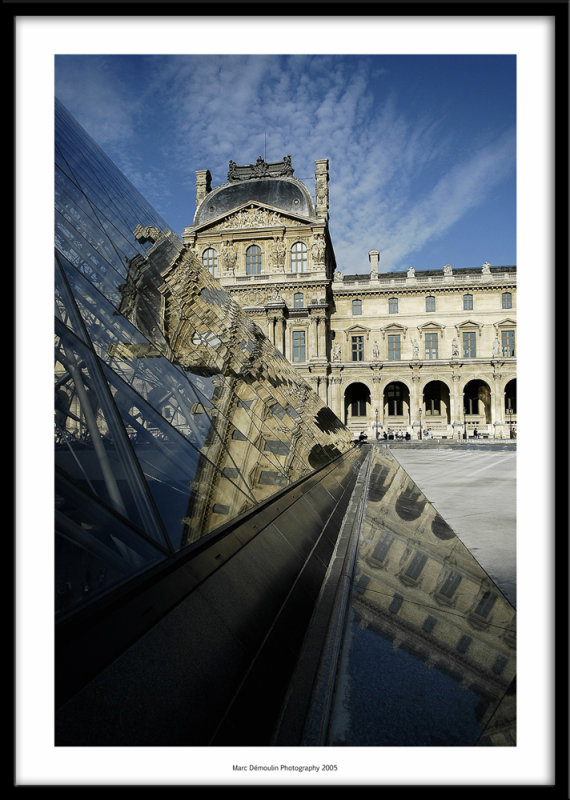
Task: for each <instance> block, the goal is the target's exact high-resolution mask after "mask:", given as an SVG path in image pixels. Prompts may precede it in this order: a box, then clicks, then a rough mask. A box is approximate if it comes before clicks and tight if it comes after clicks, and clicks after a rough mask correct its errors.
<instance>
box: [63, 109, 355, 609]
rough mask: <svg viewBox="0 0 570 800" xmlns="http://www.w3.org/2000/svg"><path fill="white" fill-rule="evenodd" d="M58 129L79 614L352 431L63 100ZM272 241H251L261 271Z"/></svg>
mask: <svg viewBox="0 0 570 800" xmlns="http://www.w3.org/2000/svg"><path fill="white" fill-rule="evenodd" d="M55 130H56V137H55V139H56V141H55V155H56V166H55V230H54V240H55V289H56V291H55V333H56V337H55V460H56V466H57V471H58V476H59V480H60V484H59V485H60V487H61V488H60V491H59V495H58V510H57V514H56V532H57V537H58V546H57V554H58V565H57V589H56V594H57V597H58V602H57V612H58V615H66V614H69V613H72V612H73V610H74V609H75V608H77V607H79V606H83V605H85V604H86V603H88V602H90V600H91V599H92V598H95V597H97V596H101V594H103V593H105V592H107V591H110V590H111V589H113V588H114V587H116V586H118V585H120V584H121V583H122V582H123V581H125V580H128V579H129V578H130V577H132V576H134V575H136V574H138V573H139V572H140V571H144V570H145V569H147V568H148V567H149V566H150V565H152V564H154V563H156V562H157V561H160V560H162V559H164V558H166V557H172V556H173V555H174V554H175V553H177V552H178V551H180V550H181V549H182V548H185V547H190V546H192V545H193V544H194V543H195V542H197V541H198V540H199V539H200V538H201V537H203V536H205V535H207V534H210V533H213V532H214V531H216V530H217V529H219V528H221V527H222V526H226V525H227V524H228V523H229V522H231V521H232V520H234V519H235V518H236V517H238V516H239V515H241V514H243V513H244V512H245V511H248V510H250V509H253V508H254V507H255V505H256V504H258V503H260V502H262V501H263V500H265V499H266V498H268V497H270V496H271V495H274V494H276V493H277V492H280V491H281V490H282V489H283V488H285V487H288V486H290V485H291V484H293V483H295V482H296V481H298V480H300V479H301V478H303V477H305V476H308V475H309V474H311V473H312V472H313V470H314V469H316V468H318V467H320V466H323V465H324V464H327V463H328V462H330V460H331V459H333V458H335V457H336V456H338V455H340V454H341V453H344V452H346V451H347V450H348V449H349V448H350V447H351V446H352V441H351V436H350V435H349V434H348V431H347V430H346V429H345V428H344V426H343V425H342V424H341V423H340V421H339V420H338V419H337V418H336V417H335V416H334V415H333V414H332V412H330V411H329V409H328V408H327V407H326V406H325V404H324V403H323V401H322V400H321V399H320V398H319V397H318V396H317V395H316V394H315V393H313V391H312V390H311V388H310V387H309V386H308V384H306V383H305V382H304V381H303V380H302V379H301V378H300V377H299V375H298V373H297V372H295V370H294V368H293V367H292V366H291V365H290V364H289V362H288V361H287V360H286V359H285V358H284V356H283V355H282V354H281V353H280V352H279V351H278V350H276V349H275V348H274V347H273V346H272V345H271V344H270V342H269V341H268V340H267V339H266V337H265V336H264V334H263V333H262V331H261V330H260V329H259V328H258V327H257V326H256V325H255V324H254V323H252V322H251V321H250V319H249V318H248V317H247V316H246V315H245V313H244V312H243V311H242V309H241V308H240V307H239V306H238V305H237V304H236V303H235V302H234V301H232V299H231V297H230V296H229V295H228V293H227V292H225V291H224V290H223V289H222V287H221V286H220V284H219V283H218V281H217V280H216V278H215V276H214V275H213V274H211V272H215V270H214V269H212V270H211V271H209V270H210V268H211V267H212V264H213V261H212V259H211V258H209V259H207V263H206V265H205V266H204V264H203V263H202V260H201V259H198V258H197V257H196V256H194V255H193V254H192V253H191V252H190V251H189V250H187V249H186V248H185V247H184V245H183V243H182V241H181V239H180V238H179V237H178V236H176V235H175V234H173V233H172V232H171V231H170V230H169V228H168V226H167V225H166V223H165V221H164V220H163V219H162V218H161V217H160V216H159V215H158V214H157V213H156V211H154V210H153V209H152V207H151V206H150V205H149V204H148V203H147V202H146V201H145V200H144V198H143V197H142V196H141V195H140V193H139V192H138V191H137V190H136V189H135V188H134V187H133V186H132V185H131V184H130V183H129V182H128V181H127V180H126V178H125V177H124V175H122V174H121V173H120V172H119V170H118V169H117V168H116V167H115V166H114V164H113V163H112V162H111V161H110V159H109V158H108V157H107V156H106V155H105V154H104V153H103V152H102V151H101V150H100V148H99V147H98V146H97V145H96V144H95V143H94V142H93V140H92V139H90V137H89V136H87V134H86V133H85V131H83V130H82V129H81V128H80V126H79V125H78V124H77V123H76V121H75V120H74V119H73V118H72V117H71V116H70V115H69V114H68V112H67V111H66V110H65V108H64V107H63V106H62V105H61V104H60V103H59V102H56V113H55ZM209 255H210V256H212V258H213V257H214V256H213V254H212V253H210V254H209ZM261 255H262V254H261V249H260V248H259V247H258V248H257V249H256V250H255V252H254V251H252V252H251V253H250V256H251V258H250V261H251V264H250V266H251V269H252V270H254V271H255V270H259V268H260V264H261ZM81 585H83V586H84V587H85V586H88V587H89V589H85V591H80V590H79V588H78V587H80V586H81Z"/></svg>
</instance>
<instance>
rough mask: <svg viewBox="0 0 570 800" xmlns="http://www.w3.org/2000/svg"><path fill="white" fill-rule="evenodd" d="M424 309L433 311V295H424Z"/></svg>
mask: <svg viewBox="0 0 570 800" xmlns="http://www.w3.org/2000/svg"><path fill="white" fill-rule="evenodd" d="M426 311H435V297H426Z"/></svg>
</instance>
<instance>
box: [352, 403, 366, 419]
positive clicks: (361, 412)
mask: <svg viewBox="0 0 570 800" xmlns="http://www.w3.org/2000/svg"><path fill="white" fill-rule="evenodd" d="M351 414H352V416H353V417H366V416H368V413H367V410H366V400H353V401H352V403H351Z"/></svg>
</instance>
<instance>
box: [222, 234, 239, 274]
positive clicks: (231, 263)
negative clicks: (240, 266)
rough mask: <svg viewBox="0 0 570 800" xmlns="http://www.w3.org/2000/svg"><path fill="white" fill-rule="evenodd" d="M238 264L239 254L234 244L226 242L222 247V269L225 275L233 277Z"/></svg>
mask: <svg viewBox="0 0 570 800" xmlns="http://www.w3.org/2000/svg"><path fill="white" fill-rule="evenodd" d="M236 263H237V253H236V249H235V247H234V246H233V244H232V242H224V244H223V246H222V269H223V274H224V275H233V274H234V273H235V268H236Z"/></svg>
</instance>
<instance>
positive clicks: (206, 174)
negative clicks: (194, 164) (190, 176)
mask: <svg viewBox="0 0 570 800" xmlns="http://www.w3.org/2000/svg"><path fill="white" fill-rule="evenodd" d="M211 190H212V176H211V175H210V170H208V169H197V170H196V207H198V206H199V205H200V203H201V202H202V200H203V199H204V198H205V197H206V195H207V194H208V192H210V191H211Z"/></svg>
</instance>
